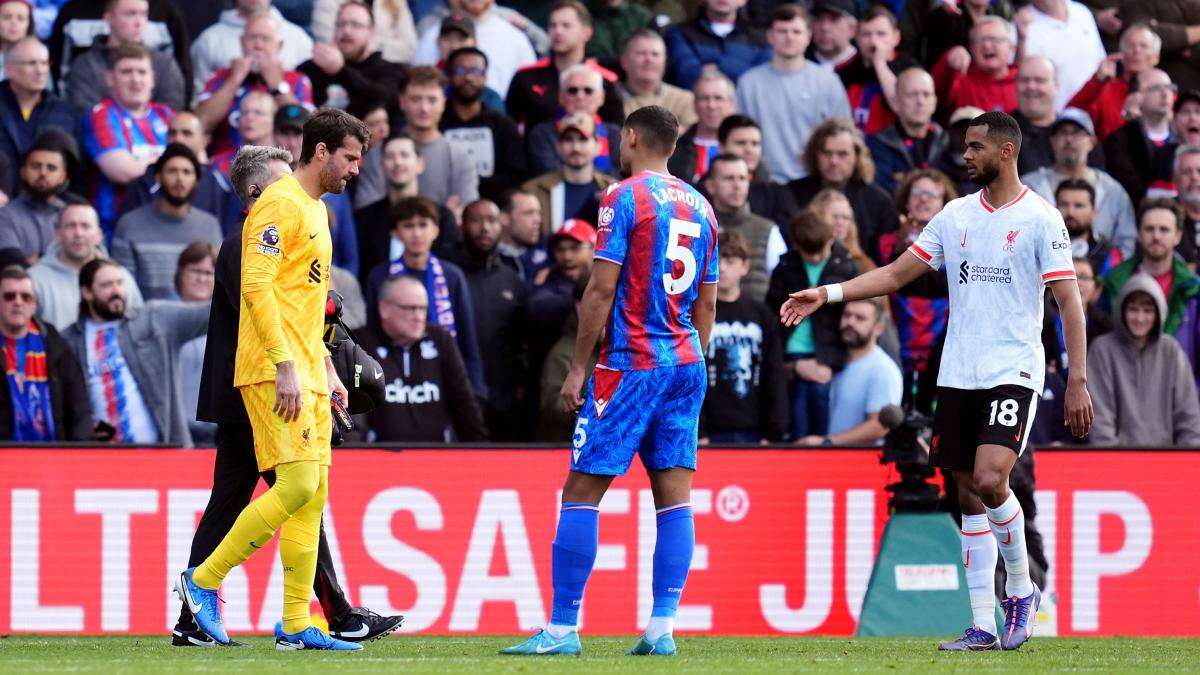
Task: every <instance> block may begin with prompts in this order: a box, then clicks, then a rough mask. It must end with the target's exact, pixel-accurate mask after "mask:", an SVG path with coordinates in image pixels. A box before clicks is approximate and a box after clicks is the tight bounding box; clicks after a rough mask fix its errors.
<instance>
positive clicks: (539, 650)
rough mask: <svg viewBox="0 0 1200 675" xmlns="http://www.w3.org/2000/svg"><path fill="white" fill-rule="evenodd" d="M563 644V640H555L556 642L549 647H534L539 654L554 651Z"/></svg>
mask: <svg viewBox="0 0 1200 675" xmlns="http://www.w3.org/2000/svg"><path fill="white" fill-rule="evenodd" d="M561 646H563V643H562V642H555V643H554V644H552V645H550V646H549V647H546V648H544V649H543V648H542V646H541V645H538V646H536V647H534V650H535V651H537V653H539V654H545V653H546V652H549V651H554V650H555V649H558V648H559V647H561Z"/></svg>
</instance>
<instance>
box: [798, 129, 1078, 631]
mask: <svg viewBox="0 0 1200 675" xmlns="http://www.w3.org/2000/svg"><path fill="white" fill-rule="evenodd" d="M1020 149H1021V130H1020V127H1019V126H1018V125H1017V122H1016V120H1014V119H1013V118H1012V117H1010V116H1009V115H1006V114H1005V113H1002V112H988V113H984V114H982V115H980V116H978V117H976V118H975V119H974V120H972V121H971V125H970V127H968V128H967V133H966V150H965V152H964V153H963V158H964V159H965V160H966V166H967V176H968V177H969V178H970V179H971V181H972V182H974V183H975V184H977V185H980V186H982V188H983V189H982V190H980V191H979V192H977V193H975V194H972V195H968V196H966V197H962V198H959V199H956V200H954V201H952V202H950V203H949V204H947V205H946V207H945V208H944V209H942V211H941V213H939V214H938V215H937V216H935V217H934V218H933V220H931V221H929V224H928V225H926V226H925V229H924V230H923V231H922V232H921V235H920V237H918V238H917V241H916V242H915V243H914V244H913V245H912V246H910V247H909V249H908V252H909V253H911V254H912V255H905V256H901V257H900V258H898V259H897V260H895V261H894V262H892V264H890V265H888V266H886V267H881V268H879V269H876V270H872V271H870V272H867V273H866V274H863V275H860V276H858V277H856V278H854V279H852V280H850V281H848V282H846V283H844V284H831V285H828V286H822V287H820V288H815V289H809V290H806V291H801V292H799V293H794V294H792V296H791V298H790V299H789V300H788V301H787V302H786V303H785V304H784V306H783V308H782V310H781V311H780V315H781V317H782V320H783V323H784V324H786V325H789V326H791V325H795V324H797V323H799V322H800V321H802V320H803V319H804V318H805V317H807V316H808V315H810V314H812V313H813V312H814V311H816V310H817V308H819V307H820V306H821V305H823V304H825V303H827V302H846V301H850V300H861V299H863V298H869V297H874V296H877V295H887V294H889V293H892V292H894V291H896V290H897V289H899V288H900V287H902V286H904V285H905V284H907V283H909V282H910V281H912V280H913V279H916V278H917V277H919V276H920V275H922V274H924V273H926V272H928V271H929V270H930V268H932V269H934V270H936V269H938V268H940V267H941V266H942V265H943V264H944V265H945V266H946V274H947V277H948V281H949V283H950V323H949V326H948V327H947V329H946V347H945V351H944V352H943V354H942V362H941V369H940V371H939V372H938V397H937V410H936V413H935V415H934V435H933V441H932V444H931V450H930V463H931V464H933V465H935V466H939V467H942V468H944V469H947V470H949V471H951V472H952V474H953V476H954V481H955V483H957V485H958V495H959V506H960V507H961V508H962V514H963V518H962V551H963V567H964V568H966V574H967V586H968V588H969V591H970V596H971V611H972V615H973V616H974V625H973V626H971V627H970V628H968V629H967V630H966V632H965V633H964V634H963V636H962V637H960V638H958V639H957V640H954V641H952V642H946V643H942V644H941V645H940V646H939V649H943V650H950V651H976V650H985V649H998V648H1003V649H1016V648H1018V647H1020V646H1021V644H1023V643H1024V642H1025V641H1026V640H1028V639H1029V637H1030V635H1032V633H1033V623H1034V615H1035V614H1036V612H1037V608H1038V604H1039V602H1040V600H1041V591H1040V590H1039V589H1038V588H1037V587H1036V586H1034V584H1033V582H1032V581H1030V578H1029V561H1028V557H1027V555H1026V551H1025V527H1024V522H1025V521H1024V515H1023V514H1022V513H1021V507H1020V505H1019V504H1018V503H1017V499H1016V497H1015V496H1014V495H1013V494H1012V492H1010V491H1009V489H1008V475H1009V472H1010V471H1011V470H1012V467H1013V465H1014V464H1015V463H1016V461H1017V458H1018V457H1019V456H1020V454H1021V453H1022V452H1024V451H1025V445H1026V443H1027V441H1028V435H1029V431H1030V429H1031V427H1032V425H1033V416H1034V413H1035V412H1036V409H1037V401H1038V398H1039V397H1040V396H1041V393H1042V381H1043V377H1044V375H1045V369H1046V359H1045V354H1044V353H1043V350H1042V342H1041V330H1042V298H1043V295H1044V293H1045V288H1046V285H1049V286H1050V289H1051V291H1052V292H1053V293H1054V299H1055V301H1056V302H1057V303H1058V307H1059V311H1060V313H1061V316H1062V322H1063V332H1064V334H1065V337H1066V343H1067V357H1068V359H1069V361H1070V363H1071V370H1070V379H1069V381H1068V382H1067V396H1066V425H1067V426H1069V427H1070V428H1071V433H1072V434H1074V435H1075V436H1077V437H1082V436H1084V435H1086V434H1087V432H1088V429H1089V428H1090V427H1091V423H1092V402H1091V397H1090V396H1089V395H1088V392H1087V386H1086V378H1087V367H1086V366H1087V363H1086V358H1087V338H1086V335H1085V332H1084V323H1083V304H1082V302H1081V301H1080V297H1079V287H1078V285H1077V284H1076V282H1075V269H1074V265H1073V264H1072V262H1071V242H1070V239H1069V238H1068V236H1067V228H1066V226H1065V225H1064V224H1063V219H1062V216H1061V215H1060V214H1059V212H1058V210H1057V209H1055V208H1054V207H1052V206H1051V205H1049V204H1047V203H1046V202H1045V200H1043V199H1042V198H1041V197H1039V196H1038V195H1037V194H1036V193H1034V192H1033V191H1032V190H1030V189H1029V188H1028V187H1025V186H1024V185H1022V184H1021V182H1020V180H1019V179H1018V177H1017V154H1018V152H1020ZM989 535H991V536H989ZM997 548H998V549H999V554H1001V555H1003V556H1004V566H1005V569H1006V571H1007V573H1008V580H1007V582H1006V585H1005V596H1006V597H1005V599H1004V601H1003V602H1002V603H1001V604H1002V606H1003V609H1004V619H1005V621H1004V626H1003V630H1002V631H1001V630H997V627H996V620H995V608H996V598H995V592H994V590H993V572H994V570H995V568H996V561H997Z"/></svg>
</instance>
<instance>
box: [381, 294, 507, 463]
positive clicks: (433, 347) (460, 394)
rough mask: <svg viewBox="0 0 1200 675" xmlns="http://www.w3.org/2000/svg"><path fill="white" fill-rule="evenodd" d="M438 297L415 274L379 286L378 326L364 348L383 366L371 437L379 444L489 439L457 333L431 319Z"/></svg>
mask: <svg viewBox="0 0 1200 675" xmlns="http://www.w3.org/2000/svg"><path fill="white" fill-rule="evenodd" d="M433 303H434V301H433V300H432V299H431V298H430V297H429V295H428V293H426V291H425V285H424V284H422V283H421V282H420V281H418V280H417V279H414V278H413V277H404V276H401V277H393V278H391V279H388V280H386V281H385V282H384V283H383V288H381V289H380V291H379V302H378V304H377V306H376V311H377V312H378V314H379V317H380V320H379V323H378V325H376V326H372V327H371V328H369V329H367V330H366V331H364V332H363V348H364V349H366V350H367V352H368V353H371V354H372V355H374V356H375V357H376V358H377V359H379V365H380V367H382V368H383V374H384V379H385V381H386V384H385V385H384V400H385V403H384V404H383V405H381V406H379V407H377V408H375V410H373V411H371V413H370V416H369V419H370V426H371V434H370V437H371V440H373V441H377V442H380V443H395V442H411V443H445V442H449V441H462V442H474V441H486V440H487V429H486V428H485V427H484V425H483V414H482V413H481V412H480V410H479V404H478V403H476V402H475V395H474V392H473V391H472V390H471V384H470V382H469V380H468V378H467V371H466V367H465V366H464V365H463V359H462V356H461V355H460V354H459V352H458V348H457V347H456V346H455V341H454V338H453V337H451V336H450V334H449V333H447V332H446V331H445V330H443V329H441V328H439V327H438V326H430V325H428V324H427V319H426V317H427V316H428V313H429V312H430V310H432V309H433V307H432V305H433Z"/></svg>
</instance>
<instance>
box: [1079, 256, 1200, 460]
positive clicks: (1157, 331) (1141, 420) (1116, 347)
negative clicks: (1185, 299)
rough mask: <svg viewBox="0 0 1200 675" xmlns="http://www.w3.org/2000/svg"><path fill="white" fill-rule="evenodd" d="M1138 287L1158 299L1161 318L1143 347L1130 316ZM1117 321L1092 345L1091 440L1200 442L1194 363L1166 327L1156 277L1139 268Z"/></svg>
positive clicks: (1108, 442) (1163, 301) (1123, 298)
mask: <svg viewBox="0 0 1200 675" xmlns="http://www.w3.org/2000/svg"><path fill="white" fill-rule="evenodd" d="M1133 293H1145V294H1147V295H1149V296H1150V297H1151V298H1153V299H1154V304H1155V307H1156V308H1157V310H1158V321H1157V322H1156V324H1155V326H1154V328H1153V329H1152V330H1151V332H1150V337H1149V341H1148V342H1147V344H1146V346H1145V347H1144V348H1142V349H1138V347H1137V345H1136V344H1135V342H1134V338H1133V336H1132V335H1131V334H1130V332H1129V329H1128V328H1127V327H1126V325H1125V321H1124V308H1125V303H1126V302H1127V301H1128V299H1129V296H1130V295H1132V294H1133ZM1115 307H1116V311H1115V314H1116V318H1117V321H1116V323H1117V327H1116V329H1115V330H1113V332H1111V333H1109V334H1107V335H1103V336H1101V337H1099V338H1096V341H1095V342H1094V343H1092V347H1091V349H1090V350H1088V384H1089V387H1088V388H1089V390H1090V392H1091V395H1092V405H1093V406H1094V407H1095V410H1096V418H1095V422H1094V423H1093V425H1092V432H1091V436H1090V440H1091V442H1092V443H1094V444H1097V445H1114V444H1119V445H1149V446H1160V447H1167V446H1174V445H1189V446H1194V445H1200V400H1198V399H1197V394H1196V385H1195V382H1194V381H1193V379H1192V372H1191V364H1189V363H1188V358H1187V355H1186V354H1184V352H1183V350H1182V349H1181V348H1180V347H1179V343H1177V342H1176V341H1175V338H1173V337H1171V336H1170V335H1166V334H1164V333H1163V325H1164V322H1165V318H1164V317H1166V314H1167V299H1166V298H1165V297H1164V296H1163V293H1162V288H1161V287H1160V286H1159V285H1158V282H1156V281H1155V280H1154V279H1153V278H1152V277H1150V276H1148V275H1146V274H1141V273H1139V274H1135V275H1133V276H1132V277H1130V278H1129V281H1128V282H1126V283H1125V285H1124V286H1123V287H1122V288H1121V292H1120V295H1118V296H1117V302H1116V305H1115Z"/></svg>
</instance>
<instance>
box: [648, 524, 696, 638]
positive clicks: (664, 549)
mask: <svg viewBox="0 0 1200 675" xmlns="http://www.w3.org/2000/svg"><path fill="white" fill-rule="evenodd" d="M657 521H658V537H657V539H656V540H655V542H654V579H653V582H652V587H653V589H654V610H653V611H652V612H651V613H650V616H652V617H656V616H657V617H668V618H674V616H675V609H676V608H677V607H679V596H680V595H681V594H682V593H683V585H684V584H685V583H686V582H687V576H688V569H689V568H690V567H691V566H692V550H693V549H694V548H695V547H696V529H695V520H694V519H693V518H692V507H691V506H690V505H688V504H678V505H676V506H668V507H666V508H662V509H659V510H658V517H657Z"/></svg>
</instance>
